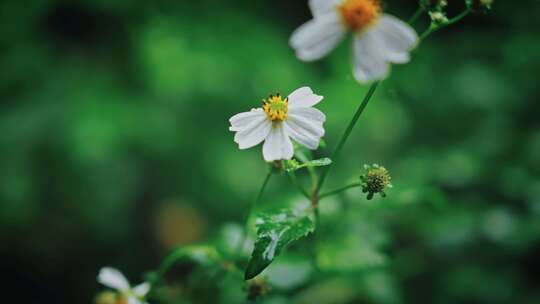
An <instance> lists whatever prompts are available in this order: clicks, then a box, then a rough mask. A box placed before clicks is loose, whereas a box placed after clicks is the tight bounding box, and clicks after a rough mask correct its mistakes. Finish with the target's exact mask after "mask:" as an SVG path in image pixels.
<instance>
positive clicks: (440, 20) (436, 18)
mask: <svg viewBox="0 0 540 304" xmlns="http://www.w3.org/2000/svg"><path fill="white" fill-rule="evenodd" d="M429 17H430V18H431V21H432V22H433V23H434V24H436V25H443V24H446V23H448V18H447V17H446V15H445V14H444V13H443V12H429Z"/></svg>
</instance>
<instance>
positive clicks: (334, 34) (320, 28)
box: [289, 11, 346, 61]
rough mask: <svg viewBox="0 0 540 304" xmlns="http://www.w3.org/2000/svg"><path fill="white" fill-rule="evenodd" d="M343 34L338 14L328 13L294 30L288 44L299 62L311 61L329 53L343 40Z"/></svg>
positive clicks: (335, 12)
mask: <svg viewBox="0 0 540 304" xmlns="http://www.w3.org/2000/svg"><path fill="white" fill-rule="evenodd" d="M345 32H346V29H345V27H344V25H343V22H342V21H341V19H340V17H339V15H338V12H337V11H330V12H328V13H326V14H323V15H320V16H317V17H315V18H314V19H312V20H310V21H308V22H306V23H304V24H303V25H301V26H300V27H299V28H298V29H296V31H294V33H293V34H292V36H291V39H290V41H289V44H290V45H291V47H292V48H293V49H294V50H295V51H296V56H297V57H298V58H299V59H300V60H303V61H313V60H317V59H320V58H322V57H324V56H325V55H327V54H328V53H330V51H332V50H333V49H334V48H335V47H336V46H337V44H338V43H339V42H340V41H341V40H342V39H343V36H344V35H345Z"/></svg>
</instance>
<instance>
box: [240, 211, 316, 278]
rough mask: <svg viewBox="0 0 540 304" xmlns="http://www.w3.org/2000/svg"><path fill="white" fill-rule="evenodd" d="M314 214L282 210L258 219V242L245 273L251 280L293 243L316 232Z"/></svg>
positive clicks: (263, 215) (264, 214)
mask: <svg viewBox="0 0 540 304" xmlns="http://www.w3.org/2000/svg"><path fill="white" fill-rule="evenodd" d="M312 216H313V215H312V214H310V213H306V212H300V213H299V212H293V211H291V210H280V211H278V212H271V213H263V214H261V215H259V216H258V217H257V220H256V225H257V240H256V241H255V248H254V250H253V254H252V255H251V259H250V260H249V263H248V266H247V268H246V272H245V278H246V280H247V279H251V278H253V277H255V276H256V275H258V274H259V273H261V272H262V271H263V270H264V269H265V268H266V267H268V265H270V263H272V261H273V260H274V259H275V258H276V257H277V256H278V255H279V254H280V253H281V251H282V250H283V249H284V248H285V247H287V246H288V245H289V244H291V243H292V242H294V241H296V240H298V239H300V238H303V237H305V236H306V235H308V234H310V233H312V232H313V231H314V230H315V222H314V220H313V218H312Z"/></svg>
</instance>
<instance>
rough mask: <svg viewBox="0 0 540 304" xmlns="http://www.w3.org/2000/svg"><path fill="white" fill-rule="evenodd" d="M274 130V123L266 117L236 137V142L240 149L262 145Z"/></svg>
mask: <svg viewBox="0 0 540 304" xmlns="http://www.w3.org/2000/svg"><path fill="white" fill-rule="evenodd" d="M270 129H272V122H271V121H270V120H268V118H266V117H264V118H262V119H258V120H256V121H254V122H253V123H251V124H250V125H249V126H248V127H246V128H244V129H243V130H242V131H239V132H237V133H236V135H235V136H234V141H235V142H236V143H237V144H238V147H239V148H240V149H242V150H243V149H248V148H251V147H253V146H256V145H258V144H260V143H261V142H262V141H263V140H264V139H265V138H266V137H267V136H268V133H269V132H270Z"/></svg>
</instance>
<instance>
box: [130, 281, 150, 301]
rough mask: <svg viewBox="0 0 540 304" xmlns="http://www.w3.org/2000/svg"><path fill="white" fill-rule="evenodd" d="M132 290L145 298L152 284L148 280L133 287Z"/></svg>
mask: <svg viewBox="0 0 540 304" xmlns="http://www.w3.org/2000/svg"><path fill="white" fill-rule="evenodd" d="M132 291H133V293H134V294H135V295H136V296H138V297H141V298H143V297H145V296H146V294H147V293H148V292H149V291H150V284H149V283H146V282H145V283H141V284H139V285H137V286H135V287H133V289H132Z"/></svg>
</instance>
